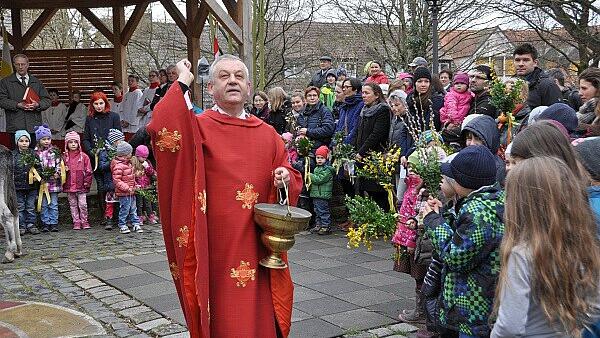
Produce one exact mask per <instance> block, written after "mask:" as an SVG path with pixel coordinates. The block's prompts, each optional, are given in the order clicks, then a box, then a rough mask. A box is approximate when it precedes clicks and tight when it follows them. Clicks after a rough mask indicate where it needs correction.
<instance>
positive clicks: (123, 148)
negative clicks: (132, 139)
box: [117, 142, 133, 156]
mask: <svg viewBox="0 0 600 338" xmlns="http://www.w3.org/2000/svg"><path fill="white" fill-rule="evenodd" d="M132 151H133V148H132V147H131V145H130V144H129V143H127V142H121V143H119V144H118V145H117V156H126V155H131V152H132Z"/></svg>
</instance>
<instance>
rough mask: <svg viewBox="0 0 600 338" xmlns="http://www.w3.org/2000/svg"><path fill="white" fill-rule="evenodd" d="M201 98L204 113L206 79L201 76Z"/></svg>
mask: <svg viewBox="0 0 600 338" xmlns="http://www.w3.org/2000/svg"><path fill="white" fill-rule="evenodd" d="M200 97H201V100H202V110H203V111H204V77H203V76H200Z"/></svg>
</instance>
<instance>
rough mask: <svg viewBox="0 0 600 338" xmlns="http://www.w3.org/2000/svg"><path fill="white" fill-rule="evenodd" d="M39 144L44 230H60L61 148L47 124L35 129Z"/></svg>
mask: <svg viewBox="0 0 600 338" xmlns="http://www.w3.org/2000/svg"><path fill="white" fill-rule="evenodd" d="M35 138H36V140H37V146H36V147H35V153H36V155H37V157H38V158H39V159H40V176H41V178H42V181H41V186H40V190H41V192H42V196H41V197H42V198H41V199H42V200H41V201H38V209H39V203H41V217H40V218H41V219H42V231H43V232H48V231H52V232H56V231H58V193H59V192H60V191H61V170H60V162H61V156H60V149H58V148H57V147H55V146H53V145H52V133H51V131H50V128H48V126H47V125H42V126H38V127H37V128H36V129H35Z"/></svg>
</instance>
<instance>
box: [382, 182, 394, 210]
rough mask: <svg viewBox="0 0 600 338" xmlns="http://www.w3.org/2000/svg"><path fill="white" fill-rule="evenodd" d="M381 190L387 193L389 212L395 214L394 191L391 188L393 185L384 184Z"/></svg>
mask: <svg viewBox="0 0 600 338" xmlns="http://www.w3.org/2000/svg"><path fill="white" fill-rule="evenodd" d="M382 186H383V189H385V191H387V193H388V203H389V204H390V211H391V212H393V213H395V212H396V203H395V202H394V190H393V187H394V185H393V184H391V183H386V184H383V185H382Z"/></svg>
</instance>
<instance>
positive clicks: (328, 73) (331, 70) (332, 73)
mask: <svg viewBox="0 0 600 338" xmlns="http://www.w3.org/2000/svg"><path fill="white" fill-rule="evenodd" d="M329 75H333V76H335V80H336V81H337V72H336V71H335V69H333V68H330V69H329V70H328V71H327V73H325V77H328V76H329Z"/></svg>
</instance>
